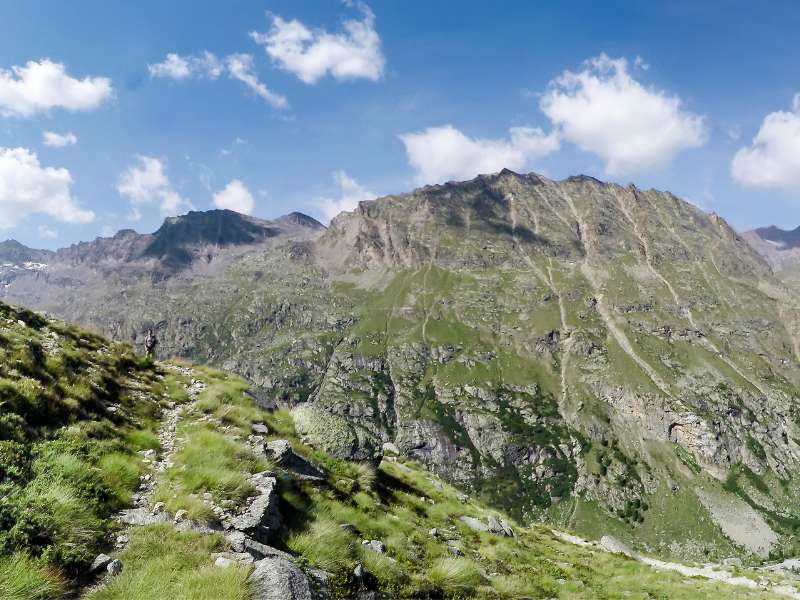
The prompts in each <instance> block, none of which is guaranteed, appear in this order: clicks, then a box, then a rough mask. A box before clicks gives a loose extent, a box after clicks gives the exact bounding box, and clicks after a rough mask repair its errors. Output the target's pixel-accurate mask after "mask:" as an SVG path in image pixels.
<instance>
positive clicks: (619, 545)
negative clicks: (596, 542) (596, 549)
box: [600, 535, 633, 558]
mask: <svg viewBox="0 0 800 600" xmlns="http://www.w3.org/2000/svg"><path fill="white" fill-rule="evenodd" d="M600 546H601V547H602V548H604V549H605V550H608V551H609V552H611V553H613V554H624V555H625V556H629V557H631V558H633V551H632V550H631V549H630V548H628V546H627V545H626V544H625V543H623V542H621V541H619V540H618V539H617V538H615V537H612V536H610V535H604V536H603V537H601V538H600Z"/></svg>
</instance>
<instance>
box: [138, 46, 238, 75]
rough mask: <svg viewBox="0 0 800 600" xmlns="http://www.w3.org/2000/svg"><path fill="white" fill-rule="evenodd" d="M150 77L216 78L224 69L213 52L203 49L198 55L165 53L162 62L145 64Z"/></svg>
mask: <svg viewBox="0 0 800 600" xmlns="http://www.w3.org/2000/svg"><path fill="white" fill-rule="evenodd" d="M147 70H148V72H149V73H150V77H166V78H169V79H189V78H191V77H205V78H207V79H216V78H217V77H219V76H220V75H222V72H223V70H224V65H223V64H222V61H221V60H220V59H219V58H217V56H216V55H215V54H214V53H213V52H209V51H208V50H204V51H203V53H202V54H201V55H200V56H181V55H179V54H175V53H169V54H167V58H165V59H164V61H163V62H160V63H156V64H153V65H147Z"/></svg>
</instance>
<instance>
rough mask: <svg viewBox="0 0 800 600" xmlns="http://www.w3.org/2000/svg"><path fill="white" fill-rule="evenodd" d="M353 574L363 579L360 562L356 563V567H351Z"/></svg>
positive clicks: (362, 567)
mask: <svg viewBox="0 0 800 600" xmlns="http://www.w3.org/2000/svg"><path fill="white" fill-rule="evenodd" d="M353 576H354V577H355V578H356V579H363V578H364V566H363V565H362V564H361V563H358V564H357V565H356V568H355V569H353Z"/></svg>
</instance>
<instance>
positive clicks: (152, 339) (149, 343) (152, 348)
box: [144, 329, 158, 358]
mask: <svg viewBox="0 0 800 600" xmlns="http://www.w3.org/2000/svg"><path fill="white" fill-rule="evenodd" d="M156 344H158V339H157V338H156V336H155V334H154V333H153V330H152V329H148V330H147V337H146V338H144V351H145V354H147V356H150V357H153V358H154V357H155V355H156Z"/></svg>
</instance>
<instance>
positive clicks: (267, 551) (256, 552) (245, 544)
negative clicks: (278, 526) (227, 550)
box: [225, 531, 280, 560]
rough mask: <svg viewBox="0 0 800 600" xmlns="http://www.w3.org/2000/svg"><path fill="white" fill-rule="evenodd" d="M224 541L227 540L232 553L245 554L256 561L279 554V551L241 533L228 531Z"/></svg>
mask: <svg viewBox="0 0 800 600" xmlns="http://www.w3.org/2000/svg"><path fill="white" fill-rule="evenodd" d="M225 539H226V540H228V543H229V544H230V545H231V549H232V550H233V551H234V552H246V553H247V554H249V555H250V556H252V557H253V558H254V559H256V560H259V559H262V558H264V557H265V556H272V555H274V554H275V553H276V552H280V550H276V549H275V548H272V547H270V546H267V545H266V544H262V543H261V542H257V541H256V540H254V539H253V538H251V537H249V536H248V535H247V534H245V533H244V532H242V531H229V532H227V533H226V534H225Z"/></svg>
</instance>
